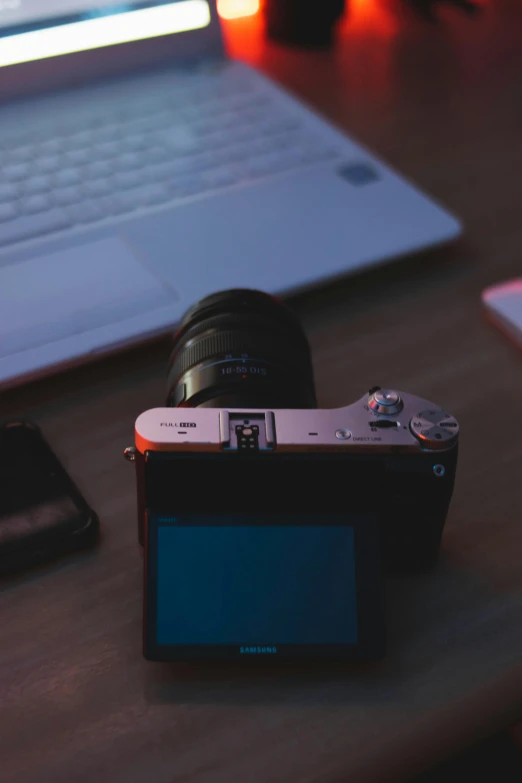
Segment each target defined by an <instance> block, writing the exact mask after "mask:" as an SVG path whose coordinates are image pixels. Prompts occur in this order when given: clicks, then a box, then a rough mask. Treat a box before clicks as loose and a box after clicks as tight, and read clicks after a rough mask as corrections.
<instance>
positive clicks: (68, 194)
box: [51, 186, 85, 207]
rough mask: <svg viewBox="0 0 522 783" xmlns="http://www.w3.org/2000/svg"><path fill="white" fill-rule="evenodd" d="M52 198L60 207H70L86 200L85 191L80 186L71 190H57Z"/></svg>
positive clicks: (53, 192)
mask: <svg viewBox="0 0 522 783" xmlns="http://www.w3.org/2000/svg"><path fill="white" fill-rule="evenodd" d="M51 198H52V200H53V202H54V203H55V204H57V205H58V206H60V207H68V206H69V204H77V203H78V201H83V199H84V198H85V196H84V194H83V189H82V188H80V187H78V186H72V187H70V188H56V190H53V191H52V194H51Z"/></svg>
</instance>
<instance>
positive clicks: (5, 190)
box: [0, 182, 20, 204]
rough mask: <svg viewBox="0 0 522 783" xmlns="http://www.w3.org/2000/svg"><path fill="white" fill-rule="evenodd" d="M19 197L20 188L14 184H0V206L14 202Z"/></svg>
mask: <svg viewBox="0 0 522 783" xmlns="http://www.w3.org/2000/svg"><path fill="white" fill-rule="evenodd" d="M19 195H20V186H19V185H17V184H15V183H14V182H0V204H2V203H3V202H5V201H14V200H15V199H17V198H18V196H19Z"/></svg>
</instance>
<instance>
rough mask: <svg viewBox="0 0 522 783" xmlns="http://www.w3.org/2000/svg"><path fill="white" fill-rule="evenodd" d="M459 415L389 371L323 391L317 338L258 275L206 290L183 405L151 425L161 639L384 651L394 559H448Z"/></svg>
mask: <svg viewBox="0 0 522 783" xmlns="http://www.w3.org/2000/svg"><path fill="white" fill-rule="evenodd" d="M458 430H459V428H458V424H457V422H456V420H455V419H454V418H453V417H452V416H451V415H450V414H448V413H447V412H446V411H445V410H443V409H442V408H440V407H439V406H438V405H434V404H433V403H432V402H429V401H428V400H423V399H420V398H419V397H416V396H414V395H412V394H408V393H406V392H402V391H398V390H394V389H383V388H380V387H376V386H375V387H373V388H371V389H369V390H368V391H367V392H366V393H365V394H363V395H362V396H361V398H360V399H359V400H358V401H357V402H355V403H353V404H352V405H348V406H346V407H343V408H338V409H335V410H318V409H317V408H316V399H315V390H314V381H313V370H312V363H311V356H310V348H309V345H308V342H307V339H306V337H305V335H304V333H303V331H302V328H301V326H300V324H299V322H298V321H297V319H296V318H295V316H294V315H293V314H292V312H291V311H290V310H289V309H288V308H287V307H286V306H285V305H284V304H283V303H282V302H280V301H279V300H277V299H275V298H274V297H271V296H268V295H266V294H263V293H261V292H258V291H250V290H234V291H227V292H222V293H218V294H215V295H213V296H210V297H208V298H207V299H205V300H203V301H202V302H200V303H198V304H197V305H196V306H195V307H194V308H192V309H191V310H190V311H189V312H188V313H187V315H186V316H185V318H184V320H183V322H182V324H181V327H180V329H179V331H178V332H177V334H176V335H175V338H174V348H173V351H172V355H171V359H170V364H169V378H168V392H167V407H164V408H154V409H152V410H148V411H146V412H145V413H142V414H141V415H140V416H139V417H138V419H137V421H136V427H135V446H134V447H132V448H131V449H128V450H127V454H128V456H129V457H130V458H132V459H133V460H134V461H135V464H136V471H137V487H138V523H139V540H140V543H141V544H142V545H143V547H144V558H145V598H144V600H145V613H144V617H145V619H144V654H145V657H147V658H148V659H151V660H201V659H207V660H209V659H210V660H223V659H225V660H239V659H244V658H253V657H254V658H256V659H257V658H260V657H267V658H270V659H274V658H275V657H277V658H278V659H290V660H299V659H307V658H314V659H332V658H376V657H377V658H378V657H381V656H382V655H383V653H384V616H383V604H382V574H383V570H384V571H386V570H388V571H389V570H395V571H397V570H399V571H402V572H415V571H417V570H419V569H425V568H427V567H429V566H431V565H432V564H433V563H434V562H435V560H436V558H437V554H438V551H439V546H440V540H441V535H442V530H443V527H444V522H445V518H446V514H447V511H448V506H449V503H450V500H451V496H452V492H453V485H454V480H455V470H456V465H457V448H458Z"/></svg>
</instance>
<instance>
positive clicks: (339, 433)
mask: <svg viewBox="0 0 522 783" xmlns="http://www.w3.org/2000/svg"><path fill="white" fill-rule="evenodd" d="M335 437H336V438H337V440H350V438H351V437H352V433H351V432H350V430H336V431H335Z"/></svg>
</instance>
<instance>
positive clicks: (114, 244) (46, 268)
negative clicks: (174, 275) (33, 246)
mask: <svg viewBox="0 0 522 783" xmlns="http://www.w3.org/2000/svg"><path fill="white" fill-rule="evenodd" d="M177 298H178V297H177V295H176V294H175V292H174V291H173V290H171V289H169V288H167V286H166V285H165V284H164V283H161V282H160V281H158V280H157V278H155V277H154V276H153V275H152V273H151V272H149V271H148V270H147V269H146V267H145V266H144V264H143V263H141V261H140V260H139V258H138V257H137V255H136V254H135V253H134V251H133V250H132V248H131V247H130V246H129V245H128V244H127V243H126V242H125V241H124V240H123V239H122V238H120V237H118V236H114V237H109V238H107V239H101V240H97V241H95V242H90V243H87V244H84V245H80V246H76V247H74V248H72V249H71V250H62V251H59V252H55V253H51V254H49V255H39V256H38V257H37V258H34V259H30V260H29V261H25V262H23V263H19V264H16V265H10V266H6V267H3V268H1V269H0V357H2V356H9V355H10V354H14V353H18V352H20V351H25V350H29V349H31V348H37V347H38V346H41V345H48V344H49V343H52V342H54V341H56V340H60V339H62V338H64V337H70V336H72V335H75V334H77V335H80V334H83V333H85V332H88V331H90V330H91V329H96V328H97V327H101V326H106V325H108V324H111V323H115V322H118V321H122V320H125V319H127V318H131V317H132V316H134V315H138V314H139V313H140V312H150V311H151V310H155V309H158V308H161V307H165V306H168V305H169V304H170V303H174V302H175V301H176V299H177Z"/></svg>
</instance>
